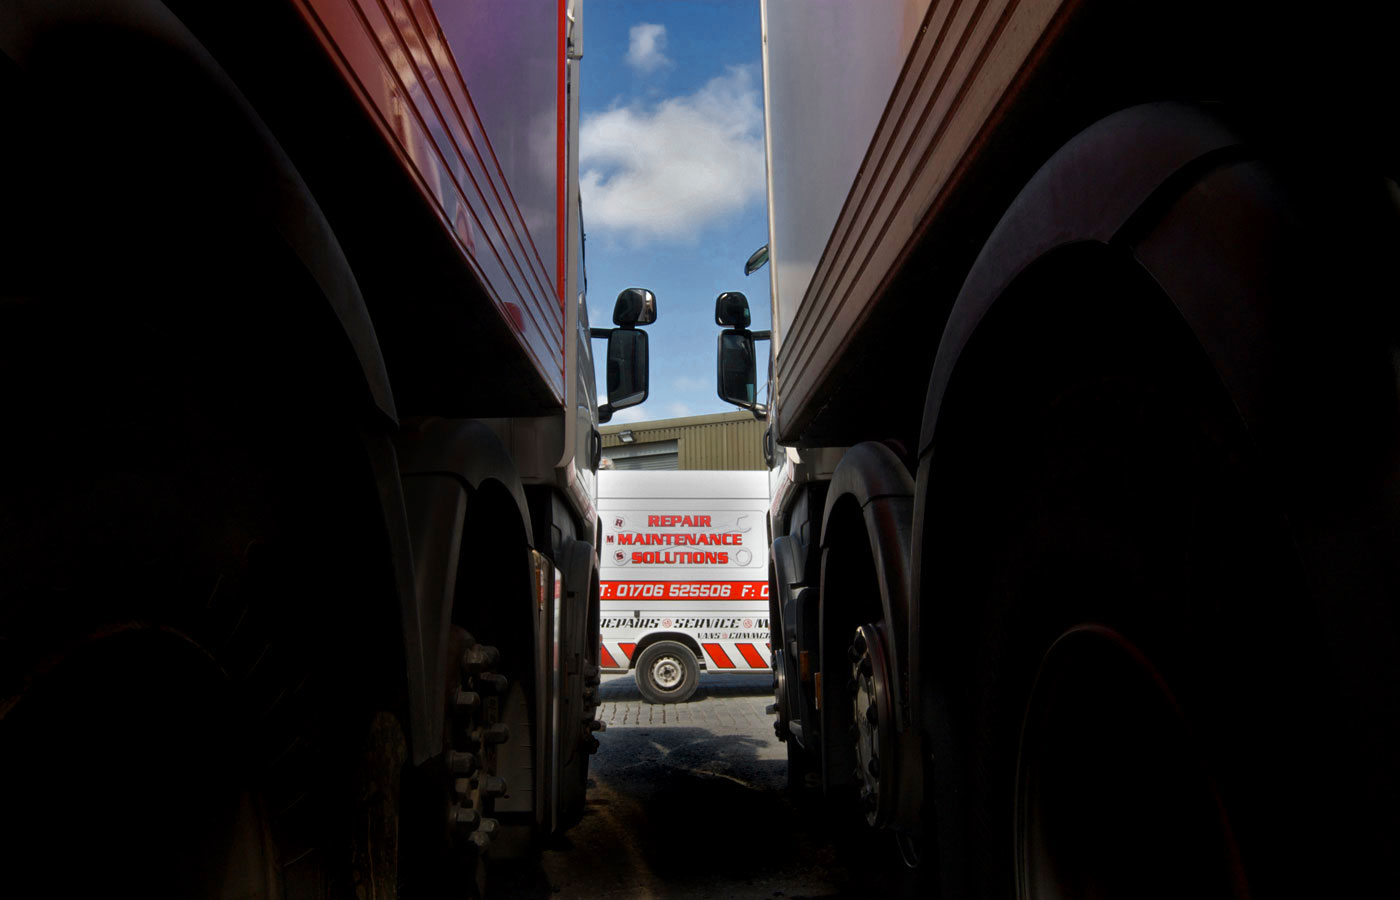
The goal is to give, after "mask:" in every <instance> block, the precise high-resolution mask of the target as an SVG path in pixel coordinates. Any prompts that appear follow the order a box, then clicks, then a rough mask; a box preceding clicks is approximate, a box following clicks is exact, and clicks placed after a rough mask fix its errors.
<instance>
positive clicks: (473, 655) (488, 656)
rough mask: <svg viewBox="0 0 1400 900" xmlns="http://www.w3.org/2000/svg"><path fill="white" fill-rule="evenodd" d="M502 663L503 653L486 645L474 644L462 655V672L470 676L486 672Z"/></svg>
mask: <svg viewBox="0 0 1400 900" xmlns="http://www.w3.org/2000/svg"><path fill="white" fill-rule="evenodd" d="M500 661H501V651H499V650H497V649H496V648H495V647H489V646H487V645H485V644H473V645H472V646H470V647H468V648H467V649H466V651H465V652H464V653H463V654H462V671H463V672H466V673H467V674H468V675H475V674H476V673H478V672H485V671H486V670H487V669H489V668H491V667H492V666H494V665H496V663H498V662H500Z"/></svg>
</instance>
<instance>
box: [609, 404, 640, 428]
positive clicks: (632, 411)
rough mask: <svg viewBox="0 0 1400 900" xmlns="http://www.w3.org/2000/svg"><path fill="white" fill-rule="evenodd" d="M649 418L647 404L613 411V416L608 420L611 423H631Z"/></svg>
mask: <svg viewBox="0 0 1400 900" xmlns="http://www.w3.org/2000/svg"><path fill="white" fill-rule="evenodd" d="M646 418H647V411H646V409H645V404H644V405H643V406H629V407H627V408H626V409H619V410H618V411H617V412H615V413H613V417H612V418H611V419H609V420H608V424H609V425H630V424H632V423H633V422H644V421H646Z"/></svg>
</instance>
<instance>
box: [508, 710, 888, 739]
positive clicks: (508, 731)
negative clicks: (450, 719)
mask: <svg viewBox="0 0 1400 900" xmlns="http://www.w3.org/2000/svg"><path fill="white" fill-rule="evenodd" d="M871 708H872V709H873V708H874V707H871ZM508 740H510V728H509V726H507V725H506V723H504V722H497V723H496V724H495V725H488V726H486V729H485V730H484V731H483V732H482V733H481V742H482V743H483V744H504V743H505V742H506V741H508Z"/></svg>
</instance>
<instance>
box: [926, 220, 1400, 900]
mask: <svg viewBox="0 0 1400 900" xmlns="http://www.w3.org/2000/svg"><path fill="white" fill-rule="evenodd" d="M1201 268H1203V269H1206V270H1207V271H1210V272H1212V273H1216V277H1221V276H1219V274H1218V273H1219V272H1221V271H1227V272H1228V271H1230V270H1229V269H1228V268H1227V267H1226V266H1224V265H1223V264H1222V265H1221V266H1220V267H1217V268H1209V267H1206V266H1204V265H1202V266H1201ZM1232 283H1233V282H1232ZM1071 295H1072V296H1073V297H1074V298H1075V301H1076V302H1075V305H1073V306H1072V307H1070V308H1066V306H1067V305H1060V304H1055V303H1051V302H1049V299H1050V298H1056V297H1064V296H1071ZM1004 302H1006V303H1007V304H1008V306H1006V307H1004V308H1003V309H1004V310H1006V312H1001V311H999V310H994V311H993V314H994V315H995V314H997V313H998V312H1001V314H1002V315H1012V314H1013V312H1014V314H1015V315H1014V318H1008V319H1002V320H1001V322H999V323H998V322H992V327H994V328H995V327H996V326H997V325H998V324H1000V325H1003V326H1006V327H1005V328H1003V329H1002V330H1001V331H993V332H990V334H992V335H995V336H996V337H997V338H998V340H995V341H989V342H986V343H983V344H981V345H978V344H976V343H973V344H970V345H969V348H968V351H967V353H966V354H965V356H964V360H965V363H966V365H967V368H966V369H963V370H962V371H960V372H959V375H958V377H961V378H962V379H963V381H962V382H961V384H960V385H957V386H956V389H950V391H949V394H948V396H947V398H946V399H945V400H944V405H943V412H941V413H940V422H939V443H938V453H937V457H936V458H935V459H934V460H933V470H932V476H931V482H930V483H929V485H928V488H929V490H928V494H927V509H929V510H930V511H931V512H930V513H929V518H928V519H926V520H925V523H924V535H923V541H922V544H921V546H922V554H923V558H924V571H925V572H926V573H929V580H927V581H925V582H924V583H923V586H922V591H921V594H922V596H923V597H924V598H925V600H924V608H925V611H926V613H927V617H926V618H925V620H924V629H925V631H924V637H925V639H926V640H927V641H928V643H927V644H926V645H925V649H926V651H927V652H926V655H925V656H924V657H923V658H924V659H926V660H928V661H929V665H930V667H931V671H930V672H927V673H925V674H926V676H927V677H926V678H925V684H926V685H928V686H929V687H930V688H931V694H932V697H933V701H934V702H933V703H932V704H931V705H930V708H931V710H932V713H931V715H930V721H929V723H928V727H929V729H930V731H933V732H935V737H934V740H935V741H936V743H935V747H934V756H935V760H936V764H935V765H934V766H933V774H934V779H935V782H936V785H935V797H934V801H935V804H936V808H937V810H938V816H937V827H938V829H939V848H938V855H939V860H940V869H941V875H942V877H943V879H944V885H943V893H944V895H945V896H961V897H1006V896H1018V897H1022V898H1060V897H1074V896H1085V895H1093V896H1099V897H1169V896H1180V895H1184V894H1189V895H1191V896H1195V897H1212V898H1214V897H1220V898H1225V897H1240V896H1249V895H1256V896H1271V895H1280V896H1281V895H1292V894H1295V893H1296V894H1300V895H1307V894H1313V893H1342V894H1351V893H1355V892H1356V891H1357V890H1359V889H1360V884H1359V883H1357V882H1359V881H1360V878H1359V877H1358V876H1357V875H1356V874H1355V873H1357V872H1358V871H1365V870H1366V869H1367V867H1368V866H1373V865H1374V864H1375V863H1374V862H1373V860H1381V859H1385V858H1387V857H1386V856H1385V854H1384V853H1383V851H1382V850H1381V849H1379V848H1380V846H1381V844H1380V840H1383V839H1378V838H1377V837H1376V834H1377V832H1375V831H1371V830H1370V829H1371V828H1373V827H1374V826H1373V825H1371V824H1370V820H1371V819H1372V818H1373V817H1379V816H1382V815H1393V813H1391V812H1389V811H1377V810H1376V809H1375V808H1374V801H1373V799H1372V798H1373V797H1374V796H1375V794H1374V793H1372V792H1368V789H1367V788H1365V787H1363V785H1365V784H1367V783H1370V784H1379V783H1381V782H1380V781H1378V780H1372V779H1377V776H1378V775H1382V774H1383V773H1384V771H1385V769H1384V768H1374V767H1380V766H1389V765H1392V764H1393V763H1392V762H1390V761H1381V760H1378V759H1376V758H1374V757H1372V758H1369V759H1368V757H1367V750H1368V749H1369V748H1364V747H1362V746H1361V744H1360V742H1358V741H1355V740H1354V739H1353V738H1354V735H1355V734H1356V729H1357V728H1358V727H1365V725H1366V722H1367V721H1368V720H1370V719H1371V718H1372V717H1373V716H1374V715H1376V714H1375V713H1374V712H1373V711H1372V712H1370V713H1367V715H1366V716H1365V717H1364V718H1361V719H1354V718H1353V716H1354V714H1355V711H1354V710H1352V709H1349V704H1350V702H1351V701H1350V700H1349V698H1348V692H1349V691H1354V690H1358V687H1357V686H1356V685H1354V684H1349V683H1347V681H1346V680H1345V678H1346V676H1347V675H1348V674H1349V670H1348V668H1347V666H1348V665H1351V664H1352V663H1351V661H1350V660H1349V659H1348V658H1347V657H1349V656H1351V655H1352V654H1353V653H1356V654H1357V655H1359V656H1361V657H1362V658H1363V659H1364V658H1365V652H1364V650H1363V649H1359V648H1366V647H1367V644H1366V643H1364V638H1362V637H1359V636H1358V635H1357V634H1356V633H1355V632H1354V631H1353V632H1350V633H1349V631H1348V629H1356V628H1357V624H1358V622H1360V621H1368V620H1367V619H1366V618H1365V617H1366V616H1368V615H1375V612H1374V610H1370V611H1368V610H1367V607H1366V606H1365V605H1364V600H1365V598H1367V597H1368V596H1375V595H1376V589H1377V587H1378V586H1377V585H1375V584H1372V583H1370V580H1371V579H1374V578H1377V577H1378V576H1377V574H1376V573H1377V568H1378V567H1380V568H1382V569H1383V566H1384V564H1385V562H1386V561H1387V560H1389V559H1391V558H1393V557H1392V556H1390V555H1389V553H1390V551H1389V550H1380V549H1379V548H1380V546H1381V545H1380V544H1379V543H1376V544H1370V545H1356V544H1353V543H1352V541H1353V538H1351V537H1350V535H1359V534H1363V533H1365V532H1364V530H1362V529H1360V528H1357V529H1356V530H1355V531H1351V532H1346V533H1345V534H1346V535H1347V537H1345V538H1343V537H1338V538H1335V539H1333V540H1335V542H1329V543H1328V545H1327V546H1326V548H1325V549H1326V551H1327V552H1329V553H1333V554H1340V555H1341V556H1342V558H1343V559H1345V560H1346V561H1347V565H1349V566H1351V567H1352V568H1351V570H1350V572H1351V576H1352V577H1350V578H1348V579H1346V581H1345V583H1344V584H1343V585H1340V586H1339V585H1337V584H1335V583H1334V584H1333V585H1331V586H1330V589H1328V587H1327V585H1326V582H1325V580H1324V577H1325V576H1326V575H1327V573H1328V565H1329V563H1328V562H1326V561H1325V559H1326V558H1325V557H1324V556H1323V555H1322V554H1321V553H1318V552H1314V553H1313V555H1311V556H1305V555H1304V552H1305V550H1306V548H1307V547H1308V546H1309V543H1308V542H1309V540H1310V539H1313V541H1314V542H1313V546H1314V547H1316V546H1317V544H1318V542H1317V541H1316V540H1315V536H1316V533H1317V531H1312V532H1311V533H1310V531H1309V530H1308V529H1305V528H1300V524H1302V523H1307V522H1309V519H1308V515H1309V514H1313V515H1316V512H1315V510H1316V508H1318V507H1321V508H1326V509H1329V512H1330V511H1332V510H1334V509H1335V510H1336V513H1335V514H1336V515H1337V517H1338V519H1340V520H1341V521H1347V519H1346V518H1345V516H1353V515H1357V513H1355V512H1354V511H1353V510H1351V509H1348V508H1347V507H1346V506H1343V505H1342V504H1340V503H1338V504H1337V505H1336V506H1330V504H1332V503H1334V502H1335V501H1334V499H1333V498H1336V497H1345V496H1346V493H1347V492H1350V491H1352V490H1357V489H1358V487H1365V486H1366V485H1367V482H1366V481H1365V480H1364V479H1365V478H1369V477H1371V476H1372V474H1373V473H1375V472H1385V471H1389V470H1390V467H1392V466H1393V465H1394V462H1393V460H1394V456H1393V454H1394V449H1393V448H1394V444H1393V443H1386V444H1383V445H1381V446H1377V445H1376V443H1375V438H1376V435H1377V434H1381V433H1383V434H1385V435H1387V437H1386V441H1391V440H1393V438H1392V437H1390V436H1391V435H1393V434H1394V433H1395V432H1394V431H1393V430H1390V429H1391V428H1393V423H1394V411H1393V409H1394V408H1393V406H1392V407H1391V408H1390V409H1389V410H1388V411H1387V410H1385V409H1384V408H1379V409H1378V408H1375V407H1369V406H1368V405H1367V404H1369V403H1370V402H1371V401H1372V400H1373V399H1377V400H1378V398H1386V397H1388V398H1390V399H1389V400H1388V401H1386V402H1389V403H1393V397H1394V382H1393V375H1389V373H1387V372H1385V370H1383V369H1381V370H1379V371H1378V372H1376V373H1365V372H1361V373H1360V374H1362V375H1365V374H1375V375H1376V377H1377V379H1378V380H1377V381H1366V380H1362V379H1360V378H1358V380H1356V381H1355V382H1354V383H1352V384H1350V385H1347V386H1344V385H1340V384H1338V385H1337V387H1338V388H1339V390H1337V391H1336V392H1335V393H1333V392H1332V391H1328V392H1326V393H1323V392H1322V391H1321V389H1319V388H1317V383H1316V379H1312V380H1310V381H1309V382H1308V385H1307V386H1308V389H1309V390H1318V394H1317V395H1316V396H1313V395H1310V394H1307V393H1304V394H1300V395H1298V397H1297V403H1296V406H1295V408H1294V412H1293V413H1292V415H1295V416H1296V417H1298V418H1299V419H1300V420H1303V421H1308V422H1311V421H1313V419H1312V418H1310V416H1315V415H1318V414H1319V413H1318V411H1317V409H1316V408H1311V407H1310V402H1319V398H1323V397H1325V398H1326V400H1325V402H1326V403H1327V404H1340V403H1343V402H1353V403H1355V404H1356V405H1355V406H1354V407H1348V408H1349V409H1351V410H1352V411H1353V412H1356V413H1357V415H1354V416H1348V417H1347V418H1346V420H1345V421H1344V420H1342V419H1341V418H1340V417H1334V418H1330V419H1326V420H1325V421H1328V422H1329V423H1334V424H1332V425H1331V426H1330V427H1329V428H1326V429H1322V428H1320V427H1319V428H1318V432H1319V433H1318V434H1317V435H1314V441H1315V443H1313V444H1311V445H1306V444H1303V443H1302V442H1301V441H1300V442H1298V443H1296V444H1294V445H1291V446H1290V447H1288V448H1287V451H1286V455H1285V453H1284V452H1281V451H1280V450H1279V449H1278V446H1277V445H1273V446H1270V445H1266V444H1263V443H1261V434H1260V432H1259V431H1257V430H1251V429H1250V428H1249V427H1247V424H1246V421H1245V420H1244V419H1243V418H1242V416H1241V414H1240V412H1239V409H1238V407H1237V406H1236V405H1235V401H1234V398H1233V397H1232V395H1231V394H1230V393H1228V392H1227V390H1226V388H1225V385H1224V384H1223V383H1222V381H1221V377H1220V375H1219V374H1218V370H1217V369H1216V368H1215V367H1214V366H1212V364H1211V362H1210V361H1209V360H1208V359H1207V358H1206V356H1205V354H1204V352H1202V351H1201V350H1200V349H1199V346H1198V345H1196V344H1195V343H1194V339H1193V336H1192V335H1191V334H1190V333H1189V332H1188V331H1186V329H1185V328H1184V327H1183V326H1182V323H1181V322H1180V320H1179V319H1177V318H1175V312H1174V310H1173V309H1172V306H1171V303H1170V301H1169V299H1168V298H1167V297H1166V296H1164V295H1163V293H1162V291H1161V288H1160V287H1159V286H1158V282H1157V281H1156V280H1154V278H1151V277H1148V276H1147V275H1146V274H1145V273H1144V272H1143V271H1142V270H1141V269H1140V268H1138V267H1137V266H1136V264H1135V262H1134V261H1133V260H1131V259H1129V258H1126V254H1123V255H1119V254H1117V253H1115V251H1114V250H1113V249H1112V248H1104V247H1076V248H1071V249H1069V250H1066V251H1063V252H1062V253H1061V254H1060V255H1058V256H1056V257H1055V258H1051V259H1047V260H1044V261H1042V262H1041V263H1040V264H1039V267H1038V269H1037V270H1035V271H1034V272H1032V273H1031V274H1030V275H1029V276H1027V279H1026V280H1025V281H1022V282H1019V283H1018V284H1016V285H1015V286H1013V288H1012V291H1011V292H1009V293H1008V294H1007V296H1006V297H1005V298H1004ZM1013 324H1014V327H1012V326H1013ZM1314 346H1316V347H1317V349H1318V359H1319V360H1320V361H1319V362H1317V363H1316V364H1315V365H1314V367H1313V368H1314V369H1316V370H1317V371H1321V372H1325V373H1327V375H1328V376H1329V377H1331V376H1333V375H1335V374H1337V373H1338V372H1345V371H1347V369H1346V362H1345V360H1341V361H1339V360H1338V359H1337V358H1335V357H1331V356H1330V355H1329V354H1328V353H1326V352H1325V351H1327V350H1328V349H1329V348H1328V347H1327V345H1325V344H1322V343H1320V342H1319V343H1318V344H1315V345H1314ZM1355 346H1356V349H1358V351H1359V349H1363V345H1361V344H1360V343H1359V342H1358V343H1357V344H1356V345H1355ZM1358 355H1359V352H1358ZM1009 360H1014V361H1015V362H1014V363H1011V362H1008V361H1009ZM1352 371H1353V372H1355V371H1356V369H1353V370H1352ZM1388 375H1389V377H1390V378H1391V381H1390V382H1389V384H1387V383H1386V380H1385V379H1386V377H1387V376H1388ZM1317 378H1319V379H1320V378H1321V376H1317ZM1343 387H1345V388H1347V389H1341V388H1343ZM1363 401H1364V402H1363ZM1363 412H1364V413H1365V415H1361V414H1360V413H1363ZM1379 422H1384V423H1386V425H1385V427H1386V429H1387V430H1386V431H1384V432H1380V431H1376V432H1372V433H1370V434H1368V429H1373V428H1374V429H1379V428H1380V426H1379V425H1378V424H1377V423H1379ZM1324 435H1325V444H1324V443H1323V441H1324V438H1323V436H1324ZM1368 437H1369V440H1368V439H1367V438H1368ZM1300 446H1301V447H1304V448H1305V449H1306V451H1307V453H1306V454H1302V455H1301V458H1300V456H1298V455H1293V453H1294V452H1295V451H1296V449H1297V448H1298V447H1300ZM1333 448H1345V449H1344V451H1343V450H1335V449H1333ZM1270 451H1271V452H1270ZM1280 457H1282V458H1283V459H1285V460H1290V461H1292V463H1293V464H1290V465H1288V466H1287V467H1286V468H1285V467H1283V466H1281V465H1280V463H1279V460H1280ZM1343 460H1345V461H1343ZM1349 463H1354V465H1353V466H1352V467H1350V468H1349V467H1348V464H1349ZM1370 466H1374V467H1375V468H1374V469H1371V470H1370V471H1369V472H1368V471H1367V467H1370ZM1353 479H1355V480H1353ZM1366 495H1367V496H1368V497H1369V498H1370V499H1369V500H1368V502H1369V503H1373V504H1375V506H1372V507H1362V510H1363V511H1364V512H1365V514H1366V515H1374V516H1375V517H1376V518H1375V519H1373V520H1372V522H1376V521H1384V520H1383V519H1381V517H1382V516H1383V515H1387V513H1385V512H1384V511H1383V509H1382V508H1381V507H1382V505H1383V503H1393V499H1391V500H1384V501H1383V500H1382V499H1381V497H1382V495H1381V493H1380V492H1379V491H1375V492H1374V493H1372V492H1370V491H1367V494H1366ZM1300 498H1307V500H1308V504H1309V505H1308V506H1303V507H1302V508H1301V509H1299V508H1297V506H1298V501H1299V499H1300ZM1309 506H1311V507H1312V508H1309ZM1373 510H1374V511H1373ZM1389 515H1391V516H1392V518H1391V519H1390V520H1389V521H1390V522H1393V521H1394V518H1393V512H1392V513H1389ZM1361 521H1366V520H1365V519H1362V520H1361ZM1325 525H1326V527H1329V528H1335V527H1339V526H1337V525H1336V523H1335V522H1333V521H1329V522H1327V523H1325ZM1311 527H1312V528H1315V529H1317V530H1318V531H1320V530H1321V528H1320V527H1319V526H1318V525H1317V524H1316V521H1315V520H1313V522H1312V524H1311ZM1373 527H1377V528H1378V529H1379V526H1373ZM1386 527H1387V528H1389V529H1391V530H1389V531H1387V532H1386V533H1387V534H1394V533H1395V532H1394V531H1393V525H1388V526H1386ZM1376 554H1379V556H1376ZM1377 559H1379V560H1380V561H1381V562H1380V564H1379V565H1378V564H1377V562H1376V560H1377ZM1330 565H1335V562H1332V563H1330ZM1382 583H1384V582H1382ZM1390 583H1393V582H1390ZM949 598H956V601H955V602H953V601H950V600H949ZM1349 617H1356V618H1355V619H1354V620H1352V619H1349ZM1372 621H1373V620H1372ZM1372 627H1374V626H1372ZM1393 660H1394V657H1393V656H1388V657H1382V658H1376V657H1372V658H1371V659H1370V660H1369V662H1362V663H1360V664H1359V665H1358V666H1357V668H1355V669H1354V670H1352V671H1354V672H1360V671H1361V670H1362V669H1361V667H1362V666H1364V667H1366V670H1367V671H1368V672H1371V673H1374V672H1376V671H1386V670H1387V669H1386V668H1385V667H1390V668H1393ZM1358 684H1360V685H1361V686H1362V687H1361V688H1360V689H1362V690H1364V689H1365V687H1364V685H1365V684H1367V682H1366V681H1364V680H1363V681H1360V682H1358ZM1378 693H1379V691H1378ZM1379 708H1381V707H1375V708H1374V709H1379ZM1391 708H1392V709H1393V707H1391ZM1392 718H1393V717H1392ZM1358 722H1360V723H1361V724H1360V725H1358ZM1392 724H1393V723H1392ZM1283 748H1287V750H1286V752H1284V750H1283ZM1391 759H1392V760H1393V757H1392V758H1391ZM1368 766H1371V767H1373V768H1370V769H1369V770H1368ZM1281 785H1286V786H1287V788H1286V790H1285V789H1282V788H1281V787H1280V786H1281ZM1375 790H1380V789H1379V788H1377V789H1375ZM1368 805H1371V807H1372V808H1370V809H1368V808H1367V806H1368ZM1366 847H1373V848H1375V849H1373V850H1363V849H1361V848H1366ZM1339 879H1340V880H1341V881H1342V882H1343V883H1345V884H1346V885H1348V886H1349V887H1350V888H1353V889H1347V888H1343V887H1341V886H1340V885H1339V884H1338V883H1337V882H1338V880H1339Z"/></svg>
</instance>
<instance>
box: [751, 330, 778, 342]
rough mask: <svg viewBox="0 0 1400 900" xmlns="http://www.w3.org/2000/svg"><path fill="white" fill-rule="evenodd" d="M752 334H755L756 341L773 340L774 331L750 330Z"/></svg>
mask: <svg viewBox="0 0 1400 900" xmlns="http://www.w3.org/2000/svg"><path fill="white" fill-rule="evenodd" d="M750 334H752V335H753V339H754V340H756V341H771V340H773V332H771V331H754V332H750Z"/></svg>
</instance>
